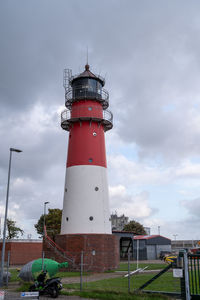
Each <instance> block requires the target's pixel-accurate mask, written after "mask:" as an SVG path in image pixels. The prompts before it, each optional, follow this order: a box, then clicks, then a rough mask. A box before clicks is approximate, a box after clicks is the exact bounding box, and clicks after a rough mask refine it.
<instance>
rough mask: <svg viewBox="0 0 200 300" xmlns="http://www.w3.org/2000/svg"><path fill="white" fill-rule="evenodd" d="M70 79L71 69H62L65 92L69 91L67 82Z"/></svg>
mask: <svg viewBox="0 0 200 300" xmlns="http://www.w3.org/2000/svg"><path fill="white" fill-rule="evenodd" d="M71 77H72V70H71V69H64V70H63V87H64V89H65V92H66V91H67V90H68V89H69V81H70V78H71Z"/></svg>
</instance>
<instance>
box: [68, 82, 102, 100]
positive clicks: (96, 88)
mask: <svg viewBox="0 0 200 300" xmlns="http://www.w3.org/2000/svg"><path fill="white" fill-rule="evenodd" d="M72 90H73V98H76V99H78V98H79V99H85V98H87V99H101V94H102V85H101V83H100V82H99V81H98V80H96V79H93V78H79V79H76V80H75V81H74V82H73V84H72Z"/></svg>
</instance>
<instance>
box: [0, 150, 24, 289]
mask: <svg viewBox="0 0 200 300" xmlns="http://www.w3.org/2000/svg"><path fill="white" fill-rule="evenodd" d="M12 152H17V153H20V152H22V150H19V149H15V148H10V158H9V167H8V183H7V193H6V207H5V215H4V227H3V244H2V251H1V273H0V287H2V286H3V272H4V258H5V246H6V224H7V214H8V199H9V187H10V173H11V161H12Z"/></svg>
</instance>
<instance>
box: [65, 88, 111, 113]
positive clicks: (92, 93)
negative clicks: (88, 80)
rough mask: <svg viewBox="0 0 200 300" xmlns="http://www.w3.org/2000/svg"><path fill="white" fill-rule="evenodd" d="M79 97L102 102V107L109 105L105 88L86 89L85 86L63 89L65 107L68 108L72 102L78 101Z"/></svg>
mask: <svg viewBox="0 0 200 300" xmlns="http://www.w3.org/2000/svg"><path fill="white" fill-rule="evenodd" d="M81 99H92V100H96V101H98V102H101V103H102V106H103V109H106V108H108V106H109V93H108V91H107V90H105V89H103V88H102V89H101V90H97V89H95V88H93V89H91V87H90V89H88V88H87V87H83V86H81V87H79V86H77V87H73V88H72V87H69V88H68V89H66V90H65V100H66V102H65V104H66V107H67V108H70V107H71V105H72V102H76V101H79V100H81Z"/></svg>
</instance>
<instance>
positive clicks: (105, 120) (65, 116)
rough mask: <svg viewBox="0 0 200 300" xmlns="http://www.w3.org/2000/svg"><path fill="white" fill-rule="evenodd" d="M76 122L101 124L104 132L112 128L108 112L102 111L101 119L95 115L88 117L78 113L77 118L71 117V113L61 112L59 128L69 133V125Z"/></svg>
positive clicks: (67, 111)
mask: <svg viewBox="0 0 200 300" xmlns="http://www.w3.org/2000/svg"><path fill="white" fill-rule="evenodd" d="M78 121H93V122H98V123H101V124H102V125H103V126H104V131H107V130H110V129H112V127H113V114H112V113H111V111H109V110H103V111H102V117H99V116H95V115H92V114H91V115H88V114H85V113H81V112H80V113H79V114H78V115H77V116H75V117H72V114H71V111H70V110H69V109H65V110H63V111H62V112H61V127H62V128H63V129H64V130H67V131H69V129H70V125H71V124H72V123H75V122H78Z"/></svg>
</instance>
